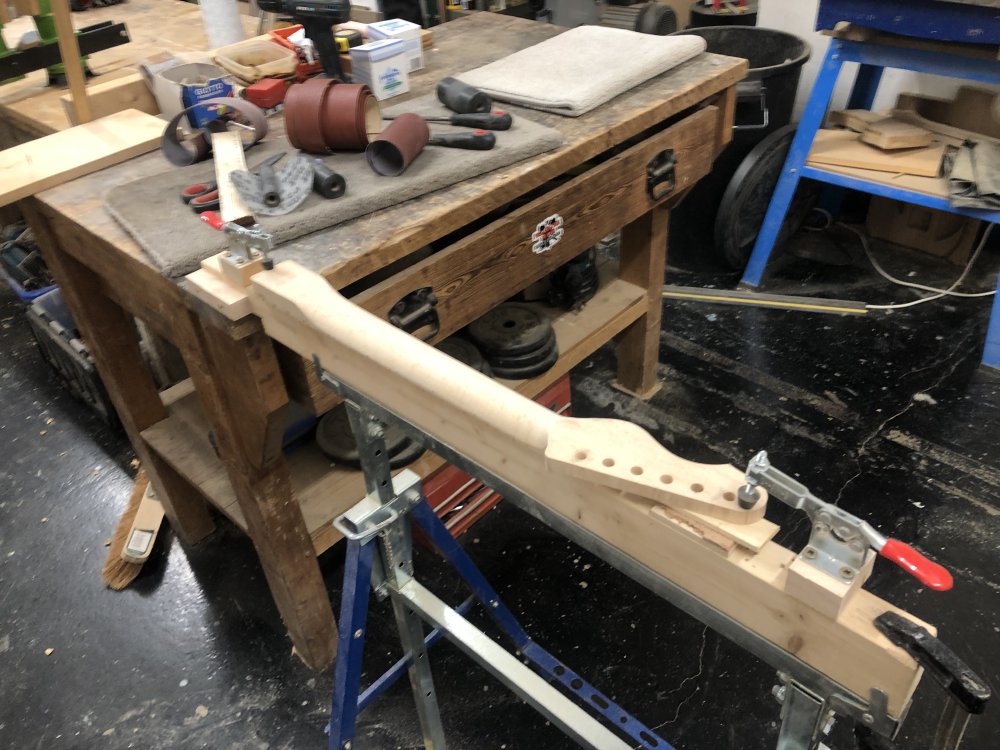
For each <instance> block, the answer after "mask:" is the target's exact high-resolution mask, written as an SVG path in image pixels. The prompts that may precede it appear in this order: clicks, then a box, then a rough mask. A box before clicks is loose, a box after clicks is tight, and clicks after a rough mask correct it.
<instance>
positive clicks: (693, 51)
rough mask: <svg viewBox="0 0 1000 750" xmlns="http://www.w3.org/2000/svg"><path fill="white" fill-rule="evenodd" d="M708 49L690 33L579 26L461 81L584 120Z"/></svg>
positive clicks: (495, 95)
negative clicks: (626, 93) (656, 34)
mask: <svg viewBox="0 0 1000 750" xmlns="http://www.w3.org/2000/svg"><path fill="white" fill-rule="evenodd" d="M705 47H706V45H705V40H704V39H702V38H701V37H700V36H695V35H690V34H689V35H682V36H655V35H652V34H640V33H638V32H636V31H628V30H626V29H612V28H606V27H604V26H577V27H576V28H575V29H570V30H569V31H566V32H563V33H562V34H559V35H558V36H554V37H552V38H551V39H546V40H545V41H544V42H539V43H538V44H535V45H533V46H531V47H528V48H527V49H523V50H521V51H520V52H515V53H514V54H512V55H508V56H507V57H504V58H502V59H500V60H497V61H496V62H492V63H489V64H488V65H484V66H482V67H481V68H476V69H475V70H470V71H468V72H466V73H459V74H458V75H456V76H455V77H456V78H458V79H459V80H460V81H464V82H465V83H468V84H470V85H471V86H475V87H476V88H479V89H482V90H483V91H485V92H486V93H487V94H490V95H491V96H492V97H493V98H495V99H499V100H500V101H504V102H511V103H513V104H520V105H521V106H522V107H530V108H531V109H541V110H544V111H546V112H554V113H555V114H557V115H567V116H569V117H579V116H580V115H582V114H584V113H585V112H589V111H590V110H592V109H594V108H595V107H598V106H600V105H601V104H604V102H606V101H608V100H610V99H613V98H614V97H616V96H618V95H619V94H623V93H625V92H626V91H628V90H629V89H632V88H634V87H636V86H638V85H639V84H640V83H643V82H644V81H648V80H649V79H650V78H655V77H656V76H658V75H660V74H661V73H665V72H666V71H668V70H670V69H671V68H674V67H676V66H678V65H680V64H681V63H683V62H685V61H686V60H690V59H691V58H692V57H694V56H695V55H698V54H701V53H702V52H704V51H705Z"/></svg>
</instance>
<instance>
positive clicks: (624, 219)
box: [353, 106, 722, 341]
mask: <svg viewBox="0 0 1000 750" xmlns="http://www.w3.org/2000/svg"><path fill="white" fill-rule="evenodd" d="M721 116H722V115H721V110H720V109H719V108H717V107H714V106H709V107H705V108H703V109H701V110H699V111H698V112H695V113H694V114H692V115H690V116H689V117H686V118H685V119H683V120H681V121H680V122H678V123H676V124H675V125H672V126H671V127H669V128H667V129H666V130H663V131H662V132H660V133H657V134H655V135H652V136H650V137H649V138H647V139H646V140H644V141H642V142H640V143H638V144H636V145H635V146H632V147H631V148H629V149H628V150H626V151H623V152H622V153H620V154H618V155H616V156H614V157H612V158H611V159H609V160H608V161H606V162H604V163H603V164H600V165H599V166H596V167H594V168H593V169H590V170H588V171H587V172H585V173H584V174H582V175H580V176H578V177H575V178H573V179H572V180H570V181H568V182H566V183H564V184H562V185H560V186H559V187H557V188H555V189H553V190H551V191H549V192H548V193H546V194H544V195H542V196H540V197H538V198H536V199H535V200H534V201H532V202H530V203H528V204H526V205H524V206H522V207H520V208H518V209H517V210H515V211H512V212H511V213H510V214H509V215H507V216H505V217H504V218H502V219H498V220H496V221H494V222H493V223H491V224H489V225H488V226H486V227H483V228H482V229H480V230H479V231H477V232H474V233H473V234H471V235H469V236H468V237H465V238H463V239H462V240H460V241H459V242H456V243H455V244H453V245H451V246H450V247H448V248H445V249H444V250H442V251H440V252H438V253H435V254H434V255H432V256H431V257H429V258H427V259H425V260H423V261H421V262H419V263H417V264H415V265H413V266H411V267H410V268H407V269H405V270H404V271H401V272H400V273H398V274H396V275H395V276H393V277H392V278H390V279H386V280H385V281H383V282H381V283H380V284H378V285H376V286H374V287H372V288H371V289H368V290H366V291H364V292H362V293H361V294H359V295H357V296H356V297H354V298H353V301H354V302H356V303H357V304H359V305H361V306H362V307H364V308H365V309H366V310H368V311H370V312H373V313H375V314H376V315H379V316H381V317H388V313H389V311H390V310H391V309H392V308H393V306H394V305H396V303H397V302H399V301H400V300H402V299H403V298H404V297H407V295H411V294H412V293H414V292H417V291H418V290H421V289H426V288H429V289H430V290H431V291H432V292H433V294H434V296H435V297H436V298H437V303H436V306H435V312H436V313H437V319H438V331H437V333H436V335H435V336H434V337H433V340H434V341H437V340H440V339H442V338H445V337H446V336H448V335H450V334H452V333H454V332H455V331H457V330H458V329H460V328H462V327H464V326H465V325H467V324H469V323H470V322H472V321H473V320H475V319H476V318H478V317H479V316H480V315H482V314H483V313H485V312H486V311H487V310H489V309H491V308H493V307H495V306H496V305H498V304H500V303H501V302H503V301H504V300H506V299H507V298H509V297H510V296H512V295H513V294H515V293H517V292H519V291H520V290H522V289H524V288H525V287H527V286H529V285H530V284H532V283H533V282H535V281H537V280H538V279H540V278H542V277H544V276H545V275H546V274H548V273H550V272H552V271H554V270H555V269H556V268H558V267H559V266H560V265H562V264H563V263H565V262H566V261H568V260H570V259H572V258H574V257H575V256H577V255H579V254H580V253H581V252H583V251H584V250H586V249H587V248H588V247H590V246H592V245H594V244H596V243H597V241H598V240H600V239H601V238H602V237H604V236H605V235H607V234H609V233H611V232H614V231H616V230H618V229H620V228H621V227H623V226H624V225H626V224H628V223H629V222H631V221H634V220H635V219H637V218H639V217H640V216H642V215H643V214H645V213H646V212H647V211H649V210H651V209H652V208H654V207H655V206H657V205H659V204H661V203H663V202H664V201H665V200H667V199H668V198H670V197H673V196H676V195H677V194H679V193H680V192H681V191H683V190H685V189H686V188H689V187H691V186H692V185H694V183H695V182H697V181H698V180H699V179H700V178H701V177H703V176H704V175H706V174H707V173H708V171H709V170H710V169H711V167H712V159H713V156H714V151H715V146H716V143H715V135H716V131H717V129H718V120H719V118H720V117H721ZM668 150H669V151H670V152H672V153H669V154H668V153H667V152H668ZM657 157H660V158H659V159H658V163H659V164H660V165H661V166H660V169H659V173H660V174H661V175H663V176H664V177H666V176H667V175H666V174H665V173H667V172H669V171H670V162H671V161H672V162H673V175H672V179H673V189H668V183H667V182H661V183H660V184H659V185H657V186H656V187H654V188H652V195H651V192H650V190H649V189H648V181H649V180H648V175H647V168H648V167H649V166H650V162H651V160H654V159H656V158H657ZM422 330H427V329H422Z"/></svg>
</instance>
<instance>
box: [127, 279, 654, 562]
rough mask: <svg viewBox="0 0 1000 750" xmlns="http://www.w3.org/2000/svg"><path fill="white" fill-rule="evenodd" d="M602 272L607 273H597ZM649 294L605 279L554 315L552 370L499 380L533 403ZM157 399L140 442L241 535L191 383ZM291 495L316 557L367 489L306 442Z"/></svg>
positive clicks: (431, 465) (426, 466) (435, 460)
mask: <svg viewBox="0 0 1000 750" xmlns="http://www.w3.org/2000/svg"><path fill="white" fill-rule="evenodd" d="M602 271H605V272H606V269H602ZM645 300H646V290H645V289H642V288H641V287H639V286H637V285H635V284H631V283H629V282H627V281H623V280H621V279H618V278H610V279H607V280H605V281H604V283H603V284H602V286H601V288H600V289H599V290H598V292H597V294H596V296H595V297H594V298H593V299H591V300H590V301H589V302H588V303H587V304H586V305H585V306H584V307H583V309H581V310H579V311H577V312H564V311H559V310H553V309H551V308H546V307H544V306H539V309H542V310H545V311H546V313H547V314H548V315H549V316H550V317H551V318H552V324H553V327H554V328H555V331H556V339H557V341H558V342H559V348H560V357H559V361H558V362H556V364H555V366H553V367H552V368H551V369H550V370H548V371H547V372H545V373H543V374H542V375H539V376H538V377H535V378H532V379H530V380H501V381H500V382H502V383H504V384H505V385H507V386H509V387H510V388H513V389H514V390H516V391H518V392H519V393H521V394H523V395H525V396H528V397H529V398H534V397H536V396H538V395H539V394H541V393H543V392H544V391H545V390H546V389H547V388H549V387H550V386H552V384H554V383H555V382H556V381H558V380H559V379H560V378H561V377H563V376H564V375H566V374H567V373H568V372H569V371H570V370H571V369H572V368H573V367H575V366H576V365H578V364H579V363H580V362H581V361H583V360H584V359H585V358H586V357H587V356H589V355H590V354H591V353H592V352H593V351H594V350H595V349H596V348H597V347H599V346H600V345H601V344H602V343H604V342H606V341H608V340H610V339H611V338H612V337H614V336H615V335H617V334H618V333H620V332H621V331H622V330H624V329H625V328H626V327H627V326H628V325H629V324H630V323H633V322H634V321H636V320H638V319H639V317H640V316H642V314H643V312H644V311H645ZM161 399H162V400H163V403H164V405H165V406H166V407H167V410H168V411H169V414H170V415H169V416H168V417H167V419H164V420H162V421H161V422H158V423H156V424H155V425H153V426H152V427H149V428H147V429H145V430H143V431H142V438H143V440H145V441H146V443H147V444H148V445H149V447H150V448H151V449H152V450H153V451H155V452H156V453H157V454H159V455H160V456H161V457H162V458H163V460H165V461H166V462H167V463H168V464H170V466H171V467H173V469H174V470H175V471H177V472H178V473H180V474H181V475H183V476H184V477H186V478H187V480H188V481H189V482H191V484H193V485H194V486H195V487H197V488H198V489H199V491H200V492H201V493H202V494H203V495H204V496H205V498H206V499H208V500H209V501H210V502H211V503H212V504H213V505H214V506H215V507H216V508H218V509H219V511H221V512H222V513H223V514H224V515H225V516H227V517H228V518H229V519H230V520H231V521H232V522H233V523H235V524H236V525H237V526H239V527H240V528H241V529H243V530H244V531H246V530H247V524H246V521H245V519H244V518H243V513H242V512H241V510H240V508H239V505H238V504H237V502H236V495H235V493H234V492H233V488H232V485H231V484H230V482H229V479H228V478H227V476H226V471H225V469H224V467H223V465H222V462H221V461H220V460H219V458H218V457H217V455H216V451H215V447H214V446H213V445H212V442H211V439H210V437H209V435H210V427H209V424H208V422H207V420H206V419H205V415H204V413H203V412H202V408H201V405H200V404H199V402H198V396H197V394H196V393H195V391H194V386H193V384H192V383H191V381H190V380H184V381H182V382H180V383H178V384H177V385H175V386H173V387H171V388H168V389H167V390H165V391H163V392H162V394H161ZM286 460H287V461H288V467H289V471H290V474H291V478H292V487H293V493H294V497H295V498H296V500H297V501H298V503H299V506H300V507H301V509H302V516H303V518H304V519H305V523H306V527H307V529H308V530H309V534H310V535H311V537H312V541H313V548H314V549H315V552H316V554H317V555H319V554H321V553H323V552H324V551H326V550H327V549H329V548H330V547H332V546H333V545H334V544H336V543H337V542H338V541H339V540H340V539H341V535H340V533H339V532H337V531H336V529H334V528H333V525H332V523H331V522H332V521H333V519H334V518H335V517H336V516H338V515H340V514H341V513H343V512H344V511H345V510H347V509H348V508H350V507H351V506H352V505H354V504H355V503H356V502H358V500H360V499H361V497H362V496H363V495H364V492H365V485H364V477H363V476H362V475H361V472H360V471H358V470H356V469H353V468H350V467H345V466H341V465H338V464H335V463H333V462H331V461H330V459H329V458H327V457H326V456H325V455H324V454H323V453H322V452H321V451H320V450H319V448H318V447H317V446H316V445H315V443H308V444H305V445H303V446H301V447H298V448H295V449H294V450H292V451H290V452H289V453H288V454H286ZM444 463H445V462H444V460H443V459H442V458H440V457H439V456H437V455H434V454H432V453H425V454H424V456H423V457H421V458H420V459H419V460H418V461H416V462H415V463H413V464H411V465H410V466H409V468H410V469H412V470H413V471H416V472H417V473H418V474H420V476H422V477H426V476H428V475H429V474H431V473H432V472H434V471H435V470H437V469H438V468H440V467H441V466H443V465H444Z"/></svg>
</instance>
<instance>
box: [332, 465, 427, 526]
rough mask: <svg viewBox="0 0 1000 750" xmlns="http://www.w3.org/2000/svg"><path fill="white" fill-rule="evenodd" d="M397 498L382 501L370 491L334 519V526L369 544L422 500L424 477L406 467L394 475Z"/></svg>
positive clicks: (393, 484)
mask: <svg viewBox="0 0 1000 750" xmlns="http://www.w3.org/2000/svg"><path fill="white" fill-rule="evenodd" d="M392 491H393V498H392V499H391V500H390V501H389V502H388V503H382V502H381V501H379V499H378V498H377V497H372V496H371V495H367V496H366V497H365V498H364V499H363V500H362V501H361V502H359V503H358V504H357V505H355V506H354V507H353V508H351V509H350V510H348V511H347V512H346V513H343V514H341V515H339V516H337V517H336V518H335V519H333V526H334V528H335V529H337V531H339V532H340V533H341V534H343V535H344V536H345V537H346V538H347V539H350V540H352V541H356V542H361V543H362V544H365V543H366V542H368V541H370V540H371V539H373V538H374V537H376V536H378V535H379V534H380V533H381V532H382V531H383V530H384V529H385V528H386V527H388V526H389V525H391V524H392V523H394V522H395V521H397V520H398V519H399V517H400V516H402V515H404V514H406V513H407V512H408V511H409V510H410V508H412V507H413V506H414V505H416V504H417V503H419V502H420V497H421V495H420V477H419V476H417V474H415V473H414V472H412V471H410V470H409V469H404V470H403V471H401V472H400V473H399V474H397V475H396V476H395V477H393V479H392Z"/></svg>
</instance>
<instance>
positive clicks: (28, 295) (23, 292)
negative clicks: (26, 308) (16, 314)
mask: <svg viewBox="0 0 1000 750" xmlns="http://www.w3.org/2000/svg"><path fill="white" fill-rule="evenodd" d="M0 277H3V279H4V280H5V281H6V282H7V284H8V285H9V286H10V288H11V289H13V290H14V294H16V295H17V296H18V297H20V298H21V301H22V302H23V303H24V304H26V305H30V304H31V303H32V302H34V301H35V300H36V299H38V298H39V297H41V296H42V295H43V294H48V293H49V292H51V291H52V290H53V289H56V288H58V284H53V285H52V286H46V287H42V288H41V289H34V290H32V291H30V292H29V291H28V290H27V289H25V288H24V287H23V286H21V285H20V284H18V283H17V281H16V280H15V279H14V278H13V277H12V276H11V275H10V274H9V273H7V271H6V270H4V267H3V266H2V265H0Z"/></svg>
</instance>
